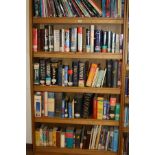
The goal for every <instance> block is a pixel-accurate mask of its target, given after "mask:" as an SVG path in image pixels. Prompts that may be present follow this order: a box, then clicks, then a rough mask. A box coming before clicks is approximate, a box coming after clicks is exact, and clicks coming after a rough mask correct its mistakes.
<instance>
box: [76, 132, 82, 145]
mask: <svg viewBox="0 0 155 155" xmlns="http://www.w3.org/2000/svg"><path fill="white" fill-rule="evenodd" d="M80 135H81V129H76V132H75V148H80Z"/></svg>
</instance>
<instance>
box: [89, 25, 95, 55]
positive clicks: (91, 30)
mask: <svg viewBox="0 0 155 155" xmlns="http://www.w3.org/2000/svg"><path fill="white" fill-rule="evenodd" d="M90 52H91V53H93V52H94V25H91V27H90Z"/></svg>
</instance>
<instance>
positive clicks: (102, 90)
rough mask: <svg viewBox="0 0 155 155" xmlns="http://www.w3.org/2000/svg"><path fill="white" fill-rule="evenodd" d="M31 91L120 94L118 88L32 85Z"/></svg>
mask: <svg viewBox="0 0 155 155" xmlns="http://www.w3.org/2000/svg"><path fill="white" fill-rule="evenodd" d="M33 89H34V91H51V92H72V93H96V94H120V88H92V87H63V86H40V85H38V86H37V85H34V87H33Z"/></svg>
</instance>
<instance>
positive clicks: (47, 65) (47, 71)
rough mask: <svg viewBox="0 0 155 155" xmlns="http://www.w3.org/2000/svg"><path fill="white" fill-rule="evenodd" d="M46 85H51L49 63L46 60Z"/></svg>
mask: <svg viewBox="0 0 155 155" xmlns="http://www.w3.org/2000/svg"><path fill="white" fill-rule="evenodd" d="M46 85H51V63H50V61H49V60H48V61H46Z"/></svg>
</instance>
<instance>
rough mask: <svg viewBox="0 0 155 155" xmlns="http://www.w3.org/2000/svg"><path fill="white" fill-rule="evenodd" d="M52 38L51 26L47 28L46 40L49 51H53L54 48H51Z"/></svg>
mask: <svg viewBox="0 0 155 155" xmlns="http://www.w3.org/2000/svg"><path fill="white" fill-rule="evenodd" d="M53 39H54V37H53V28H52V26H51V25H49V26H48V40H49V47H48V48H49V51H50V52H51V51H53V50H54V46H53V43H54V42H53V41H54V40H53Z"/></svg>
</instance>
